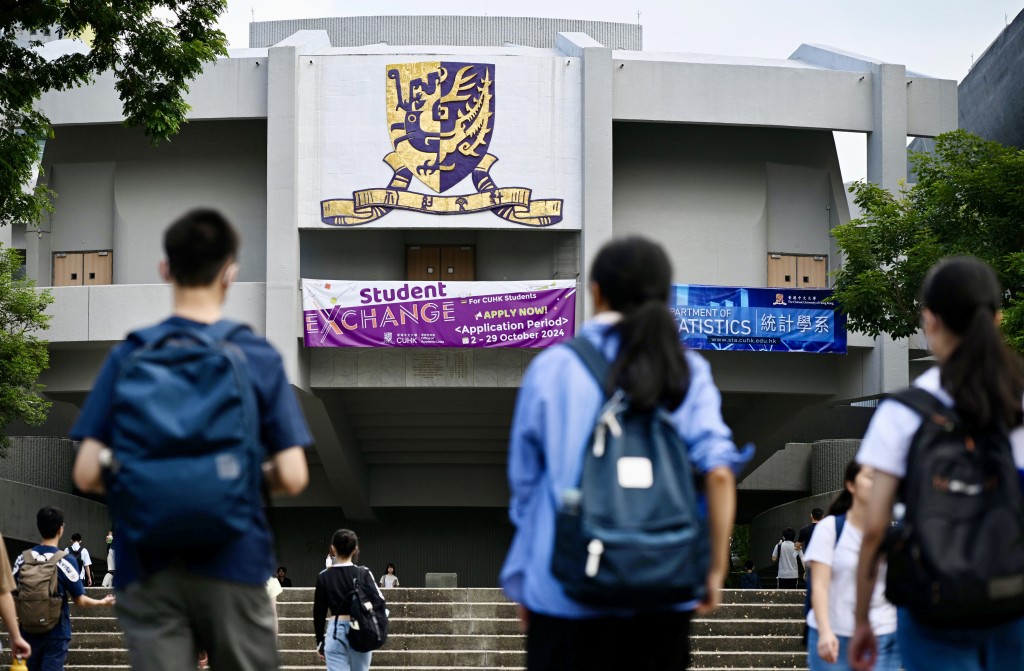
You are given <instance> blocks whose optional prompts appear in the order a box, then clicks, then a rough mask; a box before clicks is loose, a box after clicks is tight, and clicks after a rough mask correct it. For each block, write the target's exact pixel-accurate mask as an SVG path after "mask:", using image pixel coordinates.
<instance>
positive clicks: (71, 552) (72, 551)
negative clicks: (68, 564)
mask: <svg viewBox="0 0 1024 671" xmlns="http://www.w3.org/2000/svg"><path fill="white" fill-rule="evenodd" d="M73 548H74V546H71V547H69V548H68V550H67V552H68V554H69V555H71V556H72V557H74V558H75V562H77V563H78V575H82V573H83V572H84V571H85V566H83V565H82V550H84V549H85V546H84V545H82V544H81V543H79V544H78V549H77V550H75V549H73Z"/></svg>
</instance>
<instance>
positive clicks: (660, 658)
mask: <svg viewBox="0 0 1024 671" xmlns="http://www.w3.org/2000/svg"><path fill="white" fill-rule="evenodd" d="M589 279H590V291H591V294H592V296H593V302H594V313H595V314H594V317H593V318H592V319H591V320H590V321H588V322H587V323H585V324H584V325H583V327H582V332H581V334H580V335H578V336H577V338H576V339H575V340H573V341H572V342H571V343H569V344H567V345H559V346H556V347H551V348H549V349H547V350H545V351H544V352H542V353H541V354H539V355H538V356H537V357H536V358H535V359H534V360H533V362H532V363H531V364H530V366H529V368H528V369H527V371H526V373H525V375H524V378H523V383H522V386H521V387H520V389H519V395H518V398H517V400H516V408H515V413H514V415H513V420H512V431H511V438H510V443H509V456H508V476H509V486H510V490H511V494H512V497H511V501H510V504H509V517H510V518H511V520H512V523H513V524H514V525H515V527H516V533H515V536H514V538H513V540H512V546H511V548H510V549H509V552H508V555H507V556H506V559H505V564H504V566H503V568H502V571H501V585H502V587H503V589H504V591H505V594H506V595H508V597H509V598H511V599H512V600H513V601H515V602H517V603H518V604H519V616H520V621H521V627H522V628H523V629H524V630H525V631H526V634H527V639H526V648H527V652H526V665H527V668H528V669H529V671H554V670H556V669H558V670H573V669H578V670H580V671H605V670H608V671H612V670H615V671H618V670H621V669H631V670H634V671H635V670H643V671H669V670H672V671H676V670H678V669H685V668H687V666H688V664H689V658H690V642H689V631H690V620H691V617H692V615H693V613H694V612H701V613H704V612H709V611H711V610H714V609H715V608H716V607H717V606H718V604H719V602H720V599H721V596H720V592H721V587H722V585H723V583H724V580H725V577H726V575H727V571H728V562H729V535H730V529H731V528H732V523H733V515H734V511H735V501H736V492H735V475H734V473H735V470H736V469H738V468H741V467H742V466H743V464H744V463H745V462H746V461H747V460H748V459H749V454H741V453H740V452H739V451H737V450H736V447H735V445H734V444H733V441H732V435H731V432H730V431H729V428H728V427H727V426H726V425H725V423H724V422H723V421H722V415H721V402H720V395H719V392H718V389H717V388H716V387H715V384H714V382H713V380H712V377H711V370H710V366H709V365H708V363H707V362H706V361H705V360H704V359H703V358H701V357H700V356H699V355H697V354H695V353H694V352H691V351H687V350H684V349H683V347H682V345H681V344H680V342H679V339H678V335H677V328H676V326H675V323H674V321H673V319H672V315H671V313H670V312H669V309H668V298H669V292H670V291H671V281H672V268H671V264H670V262H669V259H668V256H667V254H666V253H665V250H664V249H663V248H662V247H661V246H660V245H658V244H657V243H655V242H653V241H651V240H648V239H646V238H642V237H626V238H621V239H616V240H613V241H612V242H610V243H608V244H607V245H605V246H604V247H603V248H602V249H601V250H600V251H599V252H598V254H597V257H596V258H595V260H594V262H593V265H592V267H591V271H590V278H589ZM748 452H749V451H748Z"/></svg>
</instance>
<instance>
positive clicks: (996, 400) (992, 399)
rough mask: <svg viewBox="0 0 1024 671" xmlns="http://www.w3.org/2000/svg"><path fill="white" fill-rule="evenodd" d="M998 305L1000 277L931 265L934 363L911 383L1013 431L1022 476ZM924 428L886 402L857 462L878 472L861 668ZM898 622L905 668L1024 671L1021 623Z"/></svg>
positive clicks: (924, 320)
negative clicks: (880, 571) (882, 569)
mask: <svg viewBox="0 0 1024 671" xmlns="http://www.w3.org/2000/svg"><path fill="white" fill-rule="evenodd" d="M1002 299H1003V291H1002V289H1001V288H1000V286H999V279H998V277H997V276H996V274H995V272H994V271H993V270H992V269H991V268H990V267H989V266H987V265H986V264H985V263H983V262H981V261H979V260H978V259H975V258H973V257H953V258H950V259H946V260H944V261H942V262H940V263H939V264H938V265H936V266H935V267H934V268H932V269H931V271H930V272H929V273H928V276H927V277H926V278H925V281H924V286H923V288H922V291H921V301H920V302H921V306H922V307H921V325H922V328H923V330H924V334H925V337H926V338H927V340H928V346H929V349H931V351H932V353H933V354H934V355H935V358H936V360H937V361H938V363H939V366H938V368H933V369H932V370H929V371H928V372H927V373H925V374H924V375H922V376H921V377H919V378H918V379H917V380H915V381H914V386H916V387H919V388H921V389H924V390H925V391H927V392H929V393H930V394H932V395H933V396H934V397H935V398H936V399H938V400H939V401H941V402H942V403H943V404H944V405H945V406H946V407H949V408H955V409H956V412H957V415H958V416H959V417H960V418H961V420H963V421H964V422H965V423H966V424H967V425H970V426H975V427H982V428H983V429H985V428H987V427H992V426H999V425H1000V424H1001V425H1002V426H1005V427H1014V428H1013V430H1012V431H1011V433H1010V443H1011V446H1012V450H1013V458H1014V461H1015V462H1016V466H1017V469H1018V473H1019V474H1021V475H1022V476H1024V430H1022V429H1021V424H1022V419H1024V410H1022V407H1021V398H1022V395H1024V362H1022V361H1021V359H1020V357H1018V356H1017V355H1016V354H1014V353H1013V352H1012V351H1011V350H1010V349H1009V347H1007V345H1006V342H1005V340H1004V339H1003V336H1002V334H1001V333H1000V332H999V323H1000V321H1001V319H1002V310H1001V307H1002ZM921 421H922V420H921V417H920V415H918V414H917V413H915V412H914V411H913V410H911V409H910V408H908V407H906V406H904V405H903V404H901V403H898V402H896V401H891V400H890V401H884V402H882V403H881V404H879V406H878V410H877V411H876V412H875V415H874V417H872V419H871V424H870V425H869V426H868V430H867V433H866V434H865V436H864V440H863V441H862V443H861V447H860V452H859V453H858V454H857V460H858V461H859V462H860V463H862V464H865V465H867V466H871V467H873V468H874V469H875V479H874V484H873V487H872V492H871V497H870V499H869V501H868V504H867V506H866V511H865V515H864V518H865V519H864V524H863V526H864V539H863V542H862V544H861V553H860V561H859V564H858V571H857V607H856V627H855V630H854V635H853V638H852V640H851V642H850V655H849V660H850V665H851V666H852V667H853V668H854V669H857V671H867V670H868V669H871V668H873V666H874V664H873V660H874V656H875V655H876V653H877V649H878V646H877V641H876V637H875V635H874V632H873V631H872V629H871V626H870V623H869V610H870V609H869V604H870V603H871V602H872V600H871V596H872V594H873V593H874V591H875V590H876V589H877V588H876V586H875V585H876V579H877V576H876V573H875V567H876V563H877V554H878V548H879V546H880V545H881V543H882V540H883V538H884V536H885V532H886V529H887V528H888V526H889V523H890V520H891V516H892V507H893V503H894V501H895V500H896V494H897V490H898V488H899V485H900V482H901V480H903V478H904V477H905V476H906V474H907V459H908V455H909V451H910V447H911V442H912V440H913V436H914V434H915V433H916V432H917V430H918V428H920V426H921ZM815 535H817V533H816V534H815ZM879 582H880V581H879ZM897 622H898V629H897V631H898V634H897V635H898V638H899V644H900V651H901V653H902V657H903V664H904V667H905V668H906V670H907V671H946V670H954V669H955V670H956V671H1003V669H1022V668H1024V618H1018V619H1015V620H1011V621H1009V622H1004V623H1000V624H996V625H979V626H977V627H943V628H937V627H934V626H930V625H928V624H927V623H925V622H923V621H921V620H920V619H918V618H917V617H916V616H915V615H914V614H913V613H911V612H910V611H909V610H908V609H906V608H902V607H900V608H898V609H897Z"/></svg>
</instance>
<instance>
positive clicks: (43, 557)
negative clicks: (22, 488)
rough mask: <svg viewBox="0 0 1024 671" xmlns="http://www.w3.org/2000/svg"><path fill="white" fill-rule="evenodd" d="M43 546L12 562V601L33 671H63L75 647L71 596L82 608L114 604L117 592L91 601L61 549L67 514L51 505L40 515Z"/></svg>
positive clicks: (74, 566)
mask: <svg viewBox="0 0 1024 671" xmlns="http://www.w3.org/2000/svg"><path fill="white" fill-rule="evenodd" d="M36 528H37V529H39V535H40V537H41V540H40V541H39V544H38V545H36V546H35V547H32V548H30V549H28V550H25V551H24V552H23V553H21V554H20V555H19V556H18V558H17V559H15V560H14V579H15V581H16V582H17V585H18V592H17V595H16V596H15V599H14V605H15V609H16V610H17V613H18V622H19V626H20V628H21V635H22V636H23V637H24V639H25V641H27V642H28V644H29V645H31V646H32V656H31V657H29V658H28V668H29V671H61V670H62V669H63V668H64V660H66V659H67V656H68V648H69V647H70V645H71V613H70V610H69V608H68V600H69V599H70V600H72V601H74V602H75V605H76V606H78V607H80V608H95V607H98V606H110V605H113V603H114V597H113V595H109V594H108V595H107V596H105V597H104V598H102V599H93V598H92V597H89V596H86V595H85V587H84V586H83V585H82V580H81V577H80V574H79V570H78V564H77V563H75V559H74V557H71V556H69V555H68V553H67V552H65V551H63V550H61V549H60V547H59V544H60V537H61V536H62V535H64V512H63V511H62V510H61V509H60V508H53V507H50V506H47V507H45V508H42V509H40V510H39V512H38V513H36Z"/></svg>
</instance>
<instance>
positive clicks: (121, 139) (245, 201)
mask: <svg viewBox="0 0 1024 671" xmlns="http://www.w3.org/2000/svg"><path fill="white" fill-rule="evenodd" d="M55 133H56V135H55V138H54V139H53V140H52V141H49V142H47V144H46V152H45V154H44V157H43V166H44V169H45V170H46V173H47V179H48V181H49V184H50V185H51V187H52V188H53V189H54V190H55V191H56V192H57V200H56V203H55V211H54V213H53V214H52V216H51V217H50V218H49V221H48V222H47V223H46V224H44V226H43V236H35V237H33V236H28V240H27V245H28V247H29V255H28V256H29V259H30V264H29V274H30V276H32V277H33V278H35V279H36V280H37V282H38V283H39V284H40V285H42V286H47V285H49V284H50V279H51V273H50V267H49V259H50V257H49V254H50V253H51V252H57V251H75V250H94V249H113V250H114V251H113V257H114V259H113V263H114V282H115V283H116V284H149V283H156V282H160V281H161V280H160V277H159V274H158V272H157V264H158V262H159V260H160V258H161V257H162V255H163V252H162V248H161V245H162V238H163V231H164V229H165V228H166V227H167V225H168V224H169V223H170V222H171V221H173V220H174V219H175V218H177V217H178V216H180V215H181V214H183V213H184V212H186V211H187V210H189V209H191V208H195V207H213V208H216V209H218V210H220V211H222V212H223V213H224V214H225V215H226V216H227V217H228V219H229V220H231V221H232V223H234V225H235V226H236V227H237V228H238V229H239V231H240V234H241V236H242V249H241V252H240V255H239V261H240V263H241V266H242V268H241V272H240V274H239V280H240V281H242V282H262V281H264V279H265V277H266V230H267V215H266V124H265V122H263V121H220V122H193V123H190V124H188V125H186V126H184V127H183V128H182V131H181V133H180V134H179V135H178V136H176V137H175V138H174V139H173V141H172V142H170V143H169V144H166V145H163V146H160V147H153V146H152V145H151V144H150V143H149V142H148V141H147V140H146V139H145V137H144V136H143V135H142V133H141V132H139V131H136V130H128V129H125V128H122V127H120V126H89V127H85V126H65V127H60V128H57V129H56V131H55Z"/></svg>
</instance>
